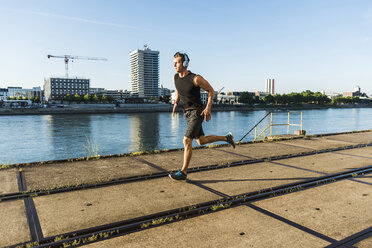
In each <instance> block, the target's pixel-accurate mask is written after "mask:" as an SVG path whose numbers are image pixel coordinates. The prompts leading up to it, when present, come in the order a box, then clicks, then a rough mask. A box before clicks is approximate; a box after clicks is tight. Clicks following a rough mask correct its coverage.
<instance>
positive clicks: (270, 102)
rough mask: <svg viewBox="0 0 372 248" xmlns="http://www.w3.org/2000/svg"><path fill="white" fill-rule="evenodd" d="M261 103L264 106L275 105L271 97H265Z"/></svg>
mask: <svg viewBox="0 0 372 248" xmlns="http://www.w3.org/2000/svg"><path fill="white" fill-rule="evenodd" d="M263 101H264V103H265V104H274V103H275V99H274V97H273V96H272V95H267V96H265V97H264V98H263Z"/></svg>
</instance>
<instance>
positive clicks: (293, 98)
mask: <svg viewBox="0 0 372 248" xmlns="http://www.w3.org/2000/svg"><path fill="white" fill-rule="evenodd" d="M363 101H364V100H363V99H360V98H359V97H356V96H353V97H341V96H340V97H334V98H332V99H331V98H329V97H328V96H326V95H324V94H322V93H320V92H315V93H314V92H312V91H310V90H307V91H303V92H301V93H295V92H292V93H290V94H275V95H267V96H265V97H263V98H259V97H258V96H252V95H251V94H249V93H248V92H243V93H242V94H241V96H240V98H239V102H240V103H244V104H256V105H257V104H263V105H298V104H318V105H328V104H330V105H341V104H357V103H362V102H363Z"/></svg>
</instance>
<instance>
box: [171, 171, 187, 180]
mask: <svg viewBox="0 0 372 248" xmlns="http://www.w3.org/2000/svg"><path fill="white" fill-rule="evenodd" d="M169 177H170V178H172V179H173V180H186V178H187V175H186V174H185V173H183V172H182V171H181V170H178V171H177V172H174V173H170V174H169Z"/></svg>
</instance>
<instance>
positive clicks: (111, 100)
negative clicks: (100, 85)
mask: <svg viewBox="0 0 372 248" xmlns="http://www.w3.org/2000/svg"><path fill="white" fill-rule="evenodd" d="M114 100H115V98H114V97H113V96H107V101H108V102H109V103H112V102H113V101H114Z"/></svg>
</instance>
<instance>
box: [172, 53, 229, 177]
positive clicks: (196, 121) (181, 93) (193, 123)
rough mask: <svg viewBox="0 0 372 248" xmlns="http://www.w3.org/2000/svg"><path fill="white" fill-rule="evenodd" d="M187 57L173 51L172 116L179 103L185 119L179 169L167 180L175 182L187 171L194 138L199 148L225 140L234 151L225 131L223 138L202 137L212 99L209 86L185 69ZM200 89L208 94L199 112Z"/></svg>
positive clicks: (200, 103) (200, 77)
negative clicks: (203, 125) (174, 91)
mask: <svg viewBox="0 0 372 248" xmlns="http://www.w3.org/2000/svg"><path fill="white" fill-rule="evenodd" d="M189 61H190V59H189V57H188V56H187V54H186V53H180V52H177V53H176V54H175V55H174V69H175V70H176V72H177V73H176V74H175V75H174V78H173V80H174V84H175V86H176V100H175V102H174V106H173V112H172V117H174V113H175V111H176V109H177V106H178V102H179V101H180V99H181V101H182V105H183V108H184V109H185V113H184V116H185V119H186V123H187V130H186V133H185V137H184V138H183V145H184V148H185V149H184V155H183V166H182V169H180V170H178V171H177V172H175V173H171V174H169V177H170V178H172V179H175V180H186V178H187V169H188V167H189V164H190V160H191V156H192V140H193V139H196V141H197V142H198V144H199V145H204V144H208V143H212V142H215V141H225V142H227V143H229V144H230V145H232V146H233V147H234V148H235V142H234V137H233V135H232V134H231V132H229V133H228V134H227V135H226V136H216V135H207V136H204V132H203V128H202V123H203V120H204V121H209V120H210V119H211V108H212V101H213V96H214V90H213V88H212V86H211V85H210V84H209V83H208V81H207V80H205V79H204V78H203V77H202V76H200V75H197V74H194V73H192V72H191V71H189V70H187V67H188V65H189ZM200 88H202V89H203V90H205V91H207V92H208V103H207V105H206V107H205V108H204V109H203V104H202V101H201V99H200Z"/></svg>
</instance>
